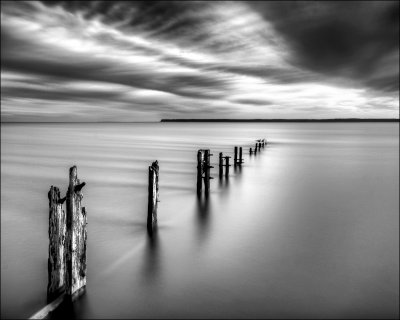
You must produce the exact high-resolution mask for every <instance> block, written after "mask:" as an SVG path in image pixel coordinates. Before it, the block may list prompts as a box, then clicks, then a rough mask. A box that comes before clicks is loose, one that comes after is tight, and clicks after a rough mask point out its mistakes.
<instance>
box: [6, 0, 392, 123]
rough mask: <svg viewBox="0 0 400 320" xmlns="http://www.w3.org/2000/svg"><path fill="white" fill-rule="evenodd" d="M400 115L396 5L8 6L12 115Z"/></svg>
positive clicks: (81, 118) (51, 118) (55, 118)
mask: <svg viewBox="0 0 400 320" xmlns="http://www.w3.org/2000/svg"><path fill="white" fill-rule="evenodd" d="M162 118H166V119H169V118H178V119H185V118H202V119H221V118H232V119H254V118H265V119H276V118H288V119H293V118H312V119H315V118H399V2H398V1H356V2H352V1H332V2H331V1H323V2H322V1H316V2H313V1H304V2H303V1H296V2H292V1H271V2H267V1H265V2H262V1H254V2H251V1H250V2H241V1H232V2H230V1H221V2H219V1H161V2H150V1H121V2H119V1H44V2H39V1H38V2H36V1H27V2H24V1H14V2H13V1H1V121H2V122H14V121H28V122H36V121H37V122H42V121H45V122H61V121H64V122H70V121H71V122H86V121H89V122H91V121H94V122H98V121H159V120H160V119H162Z"/></svg>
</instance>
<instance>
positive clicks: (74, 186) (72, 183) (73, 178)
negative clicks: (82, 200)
mask: <svg viewBox="0 0 400 320" xmlns="http://www.w3.org/2000/svg"><path fill="white" fill-rule="evenodd" d="M85 185H86V182H82V183H80V181H79V179H78V169H77V168H76V166H73V167H71V168H69V187H68V192H80V191H81V190H82V188H83V187H84V186H85Z"/></svg>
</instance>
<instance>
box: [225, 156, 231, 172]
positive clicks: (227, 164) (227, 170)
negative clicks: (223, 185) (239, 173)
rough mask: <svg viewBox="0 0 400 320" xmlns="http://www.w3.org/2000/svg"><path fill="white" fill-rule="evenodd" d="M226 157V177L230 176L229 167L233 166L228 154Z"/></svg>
mask: <svg viewBox="0 0 400 320" xmlns="http://www.w3.org/2000/svg"><path fill="white" fill-rule="evenodd" d="M224 158H225V177H228V176H229V167H230V166H231V165H230V164H229V159H230V157H228V156H226V157H224Z"/></svg>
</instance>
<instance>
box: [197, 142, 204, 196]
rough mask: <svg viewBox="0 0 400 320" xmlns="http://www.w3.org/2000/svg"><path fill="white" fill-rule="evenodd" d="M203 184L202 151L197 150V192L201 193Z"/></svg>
mask: <svg viewBox="0 0 400 320" xmlns="http://www.w3.org/2000/svg"><path fill="white" fill-rule="evenodd" d="M202 184H203V151H202V150H199V151H197V194H198V195H201V189H202Z"/></svg>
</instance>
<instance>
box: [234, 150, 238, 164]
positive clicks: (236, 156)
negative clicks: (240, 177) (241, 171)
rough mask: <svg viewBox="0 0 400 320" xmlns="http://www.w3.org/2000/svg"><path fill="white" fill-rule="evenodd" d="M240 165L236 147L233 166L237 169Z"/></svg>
mask: <svg viewBox="0 0 400 320" xmlns="http://www.w3.org/2000/svg"><path fill="white" fill-rule="evenodd" d="M237 164H238V147H235V157H234V158H233V165H234V166H235V167H236V166H237Z"/></svg>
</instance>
